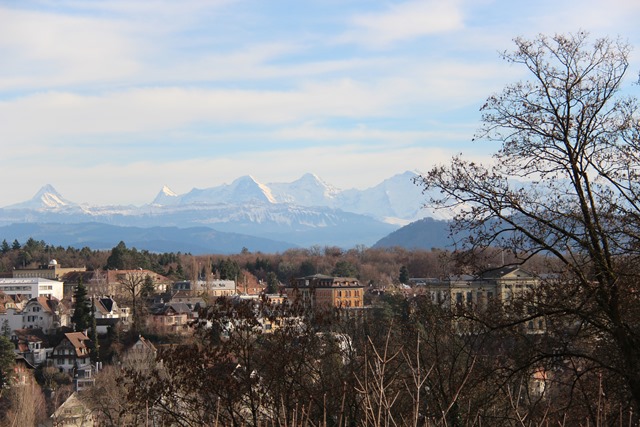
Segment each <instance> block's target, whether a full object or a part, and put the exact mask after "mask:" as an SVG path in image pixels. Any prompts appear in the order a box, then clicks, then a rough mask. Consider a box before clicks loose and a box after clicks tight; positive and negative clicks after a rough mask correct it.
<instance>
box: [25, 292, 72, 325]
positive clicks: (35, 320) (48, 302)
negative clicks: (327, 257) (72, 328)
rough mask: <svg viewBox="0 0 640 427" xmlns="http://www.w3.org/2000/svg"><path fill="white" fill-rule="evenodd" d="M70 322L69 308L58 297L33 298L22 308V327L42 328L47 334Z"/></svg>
mask: <svg viewBox="0 0 640 427" xmlns="http://www.w3.org/2000/svg"><path fill="white" fill-rule="evenodd" d="M68 324H69V313H68V312H67V308H66V307H65V306H64V305H63V304H62V303H60V301H58V299H57V298H49V297H38V298H32V299H30V300H29V302H28V303H27V305H26V306H25V307H24V309H23V310H22V327H23V328H26V329H42V330H43V331H44V332H45V333H46V334H53V333H55V332H56V330H57V329H58V328H60V327H62V326H67V325H68Z"/></svg>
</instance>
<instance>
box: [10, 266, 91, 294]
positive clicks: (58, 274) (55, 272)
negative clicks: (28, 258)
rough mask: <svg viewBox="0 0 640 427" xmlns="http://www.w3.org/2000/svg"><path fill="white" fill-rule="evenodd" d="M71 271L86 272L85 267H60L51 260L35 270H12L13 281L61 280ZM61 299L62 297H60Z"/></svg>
mask: <svg viewBox="0 0 640 427" xmlns="http://www.w3.org/2000/svg"><path fill="white" fill-rule="evenodd" d="M73 271H87V268H86V267H64V268H63V267H61V266H60V265H58V261H56V260H55V259H52V260H51V261H49V264H44V265H40V266H38V267H37V268H19V269H15V270H13V278H14V279H25V278H31V277H40V278H42V279H49V280H61V279H62V277H63V276H64V275H65V274H67V273H70V272H73ZM60 298H62V297H60Z"/></svg>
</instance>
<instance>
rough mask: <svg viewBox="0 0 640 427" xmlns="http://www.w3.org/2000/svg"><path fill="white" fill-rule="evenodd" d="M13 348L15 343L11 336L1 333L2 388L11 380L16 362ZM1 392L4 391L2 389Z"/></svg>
mask: <svg viewBox="0 0 640 427" xmlns="http://www.w3.org/2000/svg"><path fill="white" fill-rule="evenodd" d="M13 349H14V347H13V343H12V342H11V341H9V338H7V337H5V336H4V335H0V390H3V389H4V388H6V387H7V386H8V385H9V383H10V382H11V374H12V371H13V365H14V364H15V363H16V356H15V353H14V351H13ZM1 394H2V391H0V395H1Z"/></svg>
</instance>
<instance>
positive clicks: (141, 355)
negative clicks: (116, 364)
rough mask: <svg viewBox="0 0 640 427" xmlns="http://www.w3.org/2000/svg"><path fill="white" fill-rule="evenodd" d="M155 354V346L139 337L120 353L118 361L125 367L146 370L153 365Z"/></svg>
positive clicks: (156, 352) (156, 351)
mask: <svg viewBox="0 0 640 427" xmlns="http://www.w3.org/2000/svg"><path fill="white" fill-rule="evenodd" d="M157 354H158V350H157V348H156V346H154V345H153V344H152V343H151V341H149V340H148V339H146V338H145V337H143V336H142V335H140V336H139V337H138V340H137V341H136V342H135V343H133V345H131V346H130V347H128V348H127V349H125V350H124V351H123V352H122V354H121V356H120V361H121V363H122V364H123V365H125V366H127V367H131V368H134V369H137V370H146V369H148V368H150V367H151V366H152V365H153V364H154V363H155V360H156V356H157Z"/></svg>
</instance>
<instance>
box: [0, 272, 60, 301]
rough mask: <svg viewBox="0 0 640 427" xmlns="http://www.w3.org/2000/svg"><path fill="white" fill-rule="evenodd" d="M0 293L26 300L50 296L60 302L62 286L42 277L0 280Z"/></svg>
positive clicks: (57, 282) (55, 281)
mask: <svg viewBox="0 0 640 427" xmlns="http://www.w3.org/2000/svg"><path fill="white" fill-rule="evenodd" d="M0 292H4V293H5V294H6V295H16V296H17V295H21V296H25V297H27V298H28V299H31V298H37V297H42V296H44V297H47V296H51V297H54V298H57V299H59V300H61V299H62V297H63V284H62V282H59V281H57V280H50V279H43V278H42V277H30V278H8V279H7V278H4V279H2V278H0Z"/></svg>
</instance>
